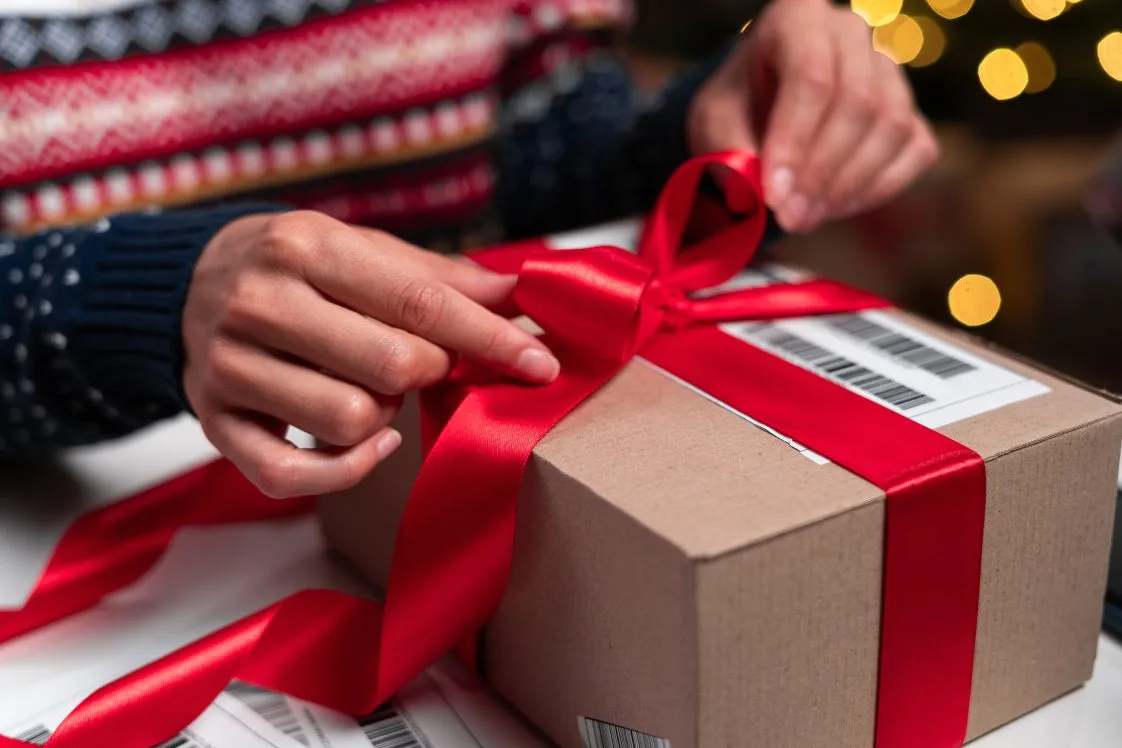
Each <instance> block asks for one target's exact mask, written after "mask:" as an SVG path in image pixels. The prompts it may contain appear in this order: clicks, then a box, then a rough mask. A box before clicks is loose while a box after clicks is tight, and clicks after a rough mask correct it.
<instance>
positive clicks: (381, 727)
mask: <svg viewBox="0 0 1122 748" xmlns="http://www.w3.org/2000/svg"><path fill="white" fill-rule="evenodd" d="M358 726H359V727H361V728H362V733H363V734H364V735H365V736H366V739H367V740H369V741H370V745H371V746H372V748H427V743H426V742H424V741H422V740H421V738H420V737H419V736H418V735H417V733H415V732H413V728H411V727H410V726H409V722H408V721H406V719H405V715H403V714H402V713H401V712H400V711H399V710H398V709H397V707H396V706H394V705H393V704H386V705H385V706H383V707H381V708H380V709H378V710H377V711H375V712H371V713H370V714H368V715H367V716H365V717H362V718H361V719H359V720H358Z"/></svg>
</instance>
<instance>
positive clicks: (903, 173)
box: [687, 0, 939, 231]
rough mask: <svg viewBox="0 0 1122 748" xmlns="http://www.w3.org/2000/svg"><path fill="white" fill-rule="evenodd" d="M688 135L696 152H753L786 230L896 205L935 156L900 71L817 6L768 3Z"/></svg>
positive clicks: (850, 25) (853, 25)
mask: <svg viewBox="0 0 1122 748" xmlns="http://www.w3.org/2000/svg"><path fill="white" fill-rule="evenodd" d="M687 134H688V137H689V140H690V145H691V147H692V148H693V150H694V152H695V153H697V154H700V153H708V152H713V151H723V150H741V149H750V150H753V151H755V152H756V153H758V154H759V155H760V159H761V164H762V167H763V174H764V194H765V199H766V201H767V204H768V206H769V207H770V208H771V209H772V210H773V211H774V213H775V216H776V218H777V220H778V221H779V224H780V225H781V226H783V228H785V229H786V230H788V231H808V230H810V229H812V228H814V227H816V226H818V225H819V224H820V223H822V222H823V221H825V220H829V219H834V218H842V217H845V216H849V215H852V214H854V213H858V212H860V211H863V210H867V209H869V208H872V207H874V206H876V205H878V204H880V203H883V202H885V201H887V200H889V199H891V198H893V197H895V196H896V195H897V194H898V193H900V192H901V191H902V190H903V189H904V188H905V187H907V186H908V185H909V184H911V183H912V182H913V181H914V180H915V179H916V178H917V177H918V176H919V175H920V174H922V173H923V172H924V171H925V170H927V169H928V168H929V167H930V166H931V165H932V164H933V163H934V162H935V160H936V158H937V157H938V152H939V151H938V146H937V144H936V141H935V138H934V136H933V135H932V133H931V128H930V126H929V125H928V124H927V122H926V121H925V120H924V118H923V116H922V115H921V114H920V113H919V112H918V111H917V109H916V106H915V102H914V100H913V98H912V93H911V89H910V87H909V85H908V82H907V79H906V77H905V76H904V74H903V72H902V71H901V70H900V68H899V66H898V65H896V63H894V62H893V61H892V60H891V59H889V58H888V57H887V56H885V55H883V54H881V53H879V52H877V51H876V50H874V49H873V45H872V36H871V32H870V30H869V28H868V26H867V25H866V24H865V22H864V21H863V20H861V18H860V17H859V16H858V15H857V14H856V13H853V12H852V11H851V10H849V9H848V8H843V7H838V6H835V5H832V4H830V3H829V2H828V1H827V0H774V1H773V2H772V3H771V4H770V5H768V7H767V8H766V9H765V10H764V12H763V13H762V14H761V15H760V17H759V18H758V19H757V20H756V21H755V22H753V24H752V26H751V27H750V29H749V31H748V32H746V34H745V36H744V38H743V39H742V40H741V41H740V43H739V45H738V46H737V48H736V49H735V50H734V51H733V53H732V54H731V55H730V56H729V58H728V59H727V60H726V61H725V62H724V64H723V65H722V67H721V68H720V69H719V70H718V71H717V72H716V73H715V74H714V75H713V76H711V77H710V79H709V80H708V81H707V82H706V83H705V85H704V86H703V87H702V89H701V90H700V91H699V92H698V94H697V96H696V97H695V98H694V101H693V104H692V105H691V110H690V113H689V121H688V133H687ZM733 207H736V206H733Z"/></svg>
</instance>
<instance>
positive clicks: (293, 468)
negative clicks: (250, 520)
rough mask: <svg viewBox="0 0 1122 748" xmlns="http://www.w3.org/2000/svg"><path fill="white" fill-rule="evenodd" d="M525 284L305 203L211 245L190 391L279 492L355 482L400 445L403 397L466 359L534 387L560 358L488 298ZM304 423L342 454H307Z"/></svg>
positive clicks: (191, 298)
mask: <svg viewBox="0 0 1122 748" xmlns="http://www.w3.org/2000/svg"><path fill="white" fill-rule="evenodd" d="M513 287H514V278H512V277H509V276H499V275H496V274H494V273H491V272H489V271H486V270H483V269H481V268H478V267H476V266H474V265H469V264H467V263H462V262H456V261H454V260H451V259H448V258H444V257H440V256H438V255H435V254H432V253H429V252H425V251H423V250H420V249H418V248H416V247H413V246H410V245H408V244H406V243H404V242H402V241H400V240H398V239H395V238H394V237H392V236H388V235H386V234H383V233H380V232H376V231H371V230H367V229H359V228H355V227H351V226H348V225H346V224H343V223H340V222H338V221H335V220H333V219H331V218H329V217H327V216H324V215H321V214H317V213H310V212H295V213H287V214H279V215H272V216H270V215H258V216H250V217H247V218H242V219H239V220H237V221H234V222H233V223H231V224H229V225H228V226H226V227H225V228H224V229H222V231H220V232H219V233H218V234H217V235H216V236H215V237H214V239H213V240H212V241H211V242H210V244H209V245H208V246H207V247H206V249H204V250H203V253H202V255H201V256H200V258H199V261H198V264H197V265H196V267H195V271H194V275H193V277H192V281H191V286H190V289H189V291H188V295H187V302H186V305H185V307H184V312H183V341H184V348H185V350H186V354H187V363H186V368H185V371H184V386H185V389H186V392H187V397H188V399H189V401H190V403H191V406H192V407H193V408H194V410H195V413H196V414H197V415H198V417H199V421H200V423H201V424H202V427H203V430H204V431H205V433H206V435H207V437H208V438H209V439H210V440H211V442H212V443H213V444H214V445H215V446H216V447H217V448H218V450H219V451H220V452H222V453H223V454H224V455H225V456H226V457H228V458H229V459H230V460H231V461H232V462H233V463H234V464H235V465H237V466H238V468H239V469H240V470H241V471H242V472H243V473H244V474H245V475H246V476H247V477H248V478H249V479H250V480H251V481H252V482H253V483H255V484H256V485H257V486H258V487H259V488H260V489H261V490H262V491H264V492H265V493H266V494H268V495H270V496H274V497H278V498H279V497H289V496H303V495H313V494H319V493H325V492H329V491H335V490H340V489H343V488H346V487H349V486H351V485H354V484H355V483H357V482H358V481H359V480H360V479H362V477H363V476H365V475H366V474H367V473H368V472H369V471H370V470H371V469H372V468H373V467H374V465H375V464H377V463H378V462H379V461H380V460H382V459H384V458H385V457H386V456H387V455H389V454H390V453H391V452H393V450H394V449H396V448H397V446H398V445H399V444H400V441H401V436H400V435H399V434H398V433H397V432H396V431H394V430H392V429H390V428H389V427H388V424H389V422H390V420H391V419H392V418H393V416H394V415H395V414H396V412H397V409H398V407H399V404H400V400H401V396H402V395H403V394H404V393H405V392H408V391H411V390H417V389H420V388H422V387H425V386H427V385H431V384H433V383H435V382H438V381H440V380H441V379H443V378H444V377H445V376H446V375H447V374H448V371H449V369H450V367H451V366H452V364H453V358H452V354H453V353H459V354H463V355H465V356H469V357H472V358H475V359H478V360H480V361H483V362H487V363H490V364H492V365H495V366H497V367H500V368H502V369H503V370H505V371H508V372H510V373H511V374H513V375H515V376H519V377H521V378H523V379H526V380H529V381H532V382H540V383H544V382H549V381H551V380H552V379H553V378H554V377H556V376H557V373H558V370H559V365H558V363H557V360H556V359H555V358H554V357H553V356H552V354H550V353H549V351H547V350H546V349H545V347H544V346H543V345H542V344H541V343H540V342H538V340H537V339H536V338H535V337H533V336H532V335H530V334H529V333H527V332H525V331H523V330H522V329H520V328H519V327H517V326H516V325H514V324H513V323H512V322H510V321H509V320H506V319H504V318H502V317H500V316H498V315H496V314H494V313H492V312H490V311H488V309H487V308H486V307H489V306H494V305H496V304H499V303H501V302H503V301H504V300H505V299H506V297H507V296H508V295H509V294H510V292H511V290H512V289H513ZM289 425H292V426H295V427H296V428H298V429H301V430H303V431H305V432H307V433H309V434H312V435H313V436H315V437H317V438H318V439H320V440H321V441H323V442H326V443H327V444H331V445H337V446H336V447H333V448H321V449H299V448H297V447H296V446H294V445H292V444H291V443H289V442H288V441H286V440H285V439H284V434H285V431H286V427H287V426H289Z"/></svg>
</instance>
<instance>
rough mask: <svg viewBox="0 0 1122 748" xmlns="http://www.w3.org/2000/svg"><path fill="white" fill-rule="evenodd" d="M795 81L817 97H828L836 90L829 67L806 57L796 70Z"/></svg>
mask: <svg viewBox="0 0 1122 748" xmlns="http://www.w3.org/2000/svg"><path fill="white" fill-rule="evenodd" d="M794 77H795V80H796V81H797V82H798V83H799V85H801V86H802V87H803V88H804V89H805V90H806V91H807V92H808V93H810V94H811V95H813V96H817V97H823V98H824V97H827V96H829V95H830V94H831V93H833V90H834V75H833V72H832V71H831V70H830V68H829V66H827V65H826V64H824V63H823V62H820V61H819V60H817V59H814V58H813V57H811V56H804V57H803V58H802V59H801V60H800V61H799V63H798V64H797V66H796V67H795V70H794Z"/></svg>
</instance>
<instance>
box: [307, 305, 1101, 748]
mask: <svg viewBox="0 0 1122 748" xmlns="http://www.w3.org/2000/svg"><path fill="white" fill-rule="evenodd" d="M889 314H890V315H891V317H892V318H893V319H897V320H900V319H907V320H908V322H907V324H909V325H913V326H916V327H922V328H924V329H925V330H927V332H928V333H929V334H935V335H937V336H939V337H940V338H942V339H944V340H946V339H949V338H948V336H949V335H951V334H950V333H947V332H945V331H943V332H936V331H935V328H934V327H932V326H930V325H927V324H925V323H920V322H918V321H916V320H912V319H911V318H907V317H905V316H904V315H902V314H901V313H899V312H891V313H889ZM881 319H882V320H883V318H881ZM917 334H919V333H917ZM880 339H882V340H883V338H880ZM849 342H851V343H853V344H854V345H863V346H866V347H869V341H868V340H866V341H865V342H864V343H861V342H860V341H857V340H856V339H854V340H851V341H849ZM847 344H848V343H847ZM839 345H840V343H839ZM953 345H954V346H955V348H956V349H957V350H958V351H963V350H965V351H966V353H962V354H961V356H967V355H973V356H976V357H978V358H979V359H981V360H983V361H988V362H992V363H995V364H996V365H997V366H999V367H1000V368H1001V370H1004V371H1005V372H1006V373H1007V374H1009V375H1010V376H1015V377H1018V378H1019V377H1026V378H1028V379H1029V380H1032V381H1033V382H1035V383H1037V384H1036V385H1033V386H1035V387H1036V390H1035V391H1036V392H1037V394H1035V395H1034V396H1032V397H1029V398H1028V399H1024V400H1020V401H1018V402H1013V403H1011V404H1007V405H1004V406H1000V407H996V409H991V410H988V411H986V412H984V413H981V414H978V415H974V416H972V417H967V418H964V419H962V420H957V421H955V422H953V423H950V424H949V425H946V426H943V427H942V428H940V430H941V431H943V432H944V433H946V434H947V435H948V436H950V437H952V438H954V439H956V440H958V441H960V442H962V443H964V444H966V445H968V446H969V447H971V448H972V449H974V450H975V451H977V452H978V453H980V454H981V455H982V456H983V457H984V458H985V460H986V464H987V471H988V507H987V513H986V526H985V545H984V559H983V578H982V598H981V613H980V620H979V626H978V639H977V653H976V661H975V671H974V686H973V696H972V701H971V710H970V725H969V734H970V736H971V737H976V736H978V735H980V734H982V733H985V732H987V731H989V730H992V729H994V728H996V727H998V726H999V725H1001V724H1003V723H1005V722H1007V721H1009V720H1012V719H1014V718H1015V717H1017V716H1019V715H1021V714H1024V713H1025V712H1028V711H1030V710H1032V709H1035V708H1036V707H1038V706H1040V705H1042V704H1044V703H1045V702H1047V701H1049V700H1051V699H1054V698H1055V697H1057V696H1059V695H1061V694H1063V693H1065V692H1067V691H1070V690H1072V689H1074V688H1076V687H1078V686H1079V685H1080V684H1082V683H1083V682H1084V681H1085V680H1087V678H1088V677H1089V676H1090V674H1091V668H1092V663H1093V662H1094V659H1095V655H1096V644H1097V635H1098V630H1099V624H1100V619H1101V613H1102V600H1103V591H1104V588H1105V581H1106V569H1107V559H1108V555H1109V549H1110V541H1111V523H1112V517H1113V511H1114V495H1115V481H1116V477H1117V468H1118V456H1119V444H1120V442H1122V417H1120V414H1122V410H1120V408H1119V407H1118V406H1117V405H1115V404H1114V403H1112V402H1110V401H1108V400H1107V399H1104V398H1103V397H1100V396H1098V395H1095V394H1092V393H1091V392H1088V391H1086V390H1084V389H1081V388H1079V387H1077V386H1075V385H1073V384H1070V383H1068V382H1065V381H1062V380H1061V379H1058V378H1056V377H1054V376H1050V375H1048V374H1045V373H1043V372H1041V371H1038V370H1035V369H1033V368H1030V367H1028V366H1026V365H1024V364H1022V363H1019V362H1017V361H1014V360H1012V359H1010V358H1006V357H1002V356H1000V355H997V354H995V353H993V352H991V351H989V350H986V349H984V348H982V347H980V346H978V345H976V344H974V343H971V342H969V341H967V340H965V339H964V338H962V337H961V336H955V337H954V344H953ZM874 347H875V346H874ZM866 353H868V355H874V354H876V351H875V350H870V351H866ZM862 355H864V354H862ZM879 355H884V354H883V351H882V352H881V354H879ZM956 355H959V354H957V353H956ZM922 360H923V355H920V356H919V357H916V356H914V355H913V356H912V361H913V363H914V362H918V361H922ZM927 362H928V363H929V364H930V363H932V359H931V357H930V355H928V356H927ZM886 365H887V364H886ZM931 368H932V370H935V369H938V368H939V367H938V366H937V365H932V367H931ZM944 368H945V367H944ZM1040 385H1043V386H1040ZM932 386H934V385H932ZM1045 388H1047V390H1046V391H1044V390H1045ZM998 396H1000V393H998ZM399 421H400V422H399V426H400V428H401V429H402V430H403V432H404V434H405V437H406V439H405V446H404V447H403V448H402V449H401V450H400V452H399V453H398V454H397V455H395V456H394V457H393V458H391V460H390V461H389V462H388V463H387V464H385V465H384V466H383V467H381V468H379V469H378V470H376V471H375V472H374V474H373V475H372V476H371V477H370V478H369V479H367V480H366V481H365V482H364V483H363V484H362V485H360V486H359V487H357V488H355V489H354V490H351V491H348V492H346V493H345V494H342V495H335V496H329V497H326V498H325V499H324V500H323V501H322V518H323V527H324V531H325V533H326V536H327V538H328V541H329V542H330V544H331V545H332V546H333V547H335V548H337V549H338V550H340V551H341V552H342V554H343V555H344V556H345V557H346V558H348V559H349V560H350V561H351V562H353V564H354V565H355V566H357V568H358V569H359V570H361V572H362V573H364V574H365V575H366V576H367V577H369V578H370V579H372V580H375V581H376V582H377V581H380V580H384V579H385V577H386V572H387V570H388V565H389V558H390V553H391V549H392V543H393V536H394V531H395V527H396V524H397V522H398V520H399V518H400V513H401V509H402V506H403V503H404V501H405V499H406V497H407V494H408V491H409V488H410V485H411V482H412V480H413V479H414V477H415V475H416V473H417V471H418V469H419V466H420V456H419V451H418V438H417V433H416V413H415V410H414V409H413V407H412V406H410V407H407V409H406V412H404V413H403V415H402V416H401V418H400V419H399ZM520 500H521V504H520V506H519V517H518V535H517V542H516V551H515V561H514V570H513V576H512V579H511V582H510V586H509V590H508V592H507V595H506V598H505V600H504V602H503V604H502V607H501V609H500V611H499V613H498V614H497V616H496V617H495V618H494V620H493V621H492V623H491V624H490V625H489V627H488V628H487V630H486V632H485V638H484V648H483V662H484V668H485V674H486V677H487V679H488V681H489V682H490V683H491V684H492V685H493V686H494V687H495V688H496V689H497V690H498V691H499V692H500V693H501V694H502V695H503V696H504V697H505V698H506V699H507V700H508V701H509V702H510V703H511V704H513V705H514V706H515V707H516V708H517V709H518V710H520V711H521V712H522V713H523V714H524V715H525V716H526V717H528V718H529V720H530V721H532V722H533V723H535V724H536V725H538V726H539V727H540V728H541V729H542V730H543V731H544V732H545V733H546V734H547V735H549V736H550V737H551V738H552V739H554V740H555V741H557V742H558V743H560V744H561V745H562V746H564V748H580V746H582V734H581V731H582V730H587V729H589V725H590V724H591V725H592V727H596V726H595V724H594V723H587V722H581V721H579V718H592V719H594V720H597V721H601V722H604V723H609V724H612V725H622V726H626V727H627V728H631V729H634V730H636V731H640V732H642V733H645V734H647V735H650V736H658V738H662V739H664V740H665V741H669V745H670V746H672V748H718V747H720V748H726V747H741V746H743V747H745V748H871V746H872V745H873V728H874V716H875V715H874V706H875V691H876V674H877V656H878V635H879V624H880V594H881V573H882V557H881V554H882V541H883V521H884V496H883V494H882V493H881V492H880V491H879V490H878V489H877V488H875V487H874V486H872V485H870V484H868V483H866V482H865V481H863V480H862V479H860V478H857V477H856V476H854V475H852V474H851V473H848V472H846V471H845V470H843V469H841V468H839V467H837V466H836V465H833V464H818V463H816V462H814V461H812V460H811V459H808V457H807V456H806V455H805V454H801V453H800V452H798V451H796V450H795V449H793V448H792V447H791V446H790V445H789V444H787V443H785V442H783V441H781V440H779V439H777V438H776V437H775V436H773V435H772V434H771V433H768V432H767V431H764V430H762V429H760V428H757V427H756V426H754V425H752V424H751V423H750V422H748V421H747V420H745V419H744V418H743V417H741V416H740V415H737V414H735V413H732V412H730V411H729V410H727V409H726V408H724V407H722V406H720V405H718V404H715V403H713V402H711V401H710V400H708V399H706V398H704V397H702V396H700V395H699V394H697V393H696V392H694V391H692V390H690V389H687V388H686V387H685V386H682V385H681V384H678V383H677V382H676V381H674V380H671V379H670V378H668V377H667V376H665V375H664V374H662V373H661V372H659V371H657V370H655V369H653V368H651V367H649V366H648V365H645V364H644V363H642V362H633V363H631V364H630V365H628V367H627V368H626V369H625V370H624V371H623V372H622V373H621V374H620V375H619V376H618V377H617V378H616V379H615V380H614V381H612V382H611V383H610V384H609V385H608V386H607V387H605V388H604V389H603V390H602V391H600V392H598V393H597V394H596V395H595V396H594V397H593V398H592V399H591V400H589V401H588V402H587V403H585V404H584V405H583V406H582V407H580V408H579V409H578V410H577V411H576V412H574V413H573V414H572V415H571V416H570V417H569V418H567V419H566V420H565V421H563V422H562V423H561V424H560V425H559V426H558V427H557V428H556V429H555V430H554V431H553V432H552V433H550V434H549V436H548V437H546V439H545V440H544V441H543V442H542V443H541V444H540V445H539V447H538V448H537V450H536V451H535V453H534V458H533V459H532V461H531V467H530V469H529V471H528V473H527V478H526V481H525V483H524V485H523V491H522V496H521V499H520ZM916 677H917V678H922V677H923V674H922V673H916ZM600 729H607V728H600ZM591 742H592V745H594V746H596V745H613V746H614V745H621V746H622V745H634V746H637V748H666V743H665V742H662V741H655V740H650V739H641V738H640V739H638V740H634V741H633V742H631V743H627V742H618V743H612V742H611V741H610V740H608V741H604V740H597V739H596V736H595V735H594V736H593V740H592V741H591Z"/></svg>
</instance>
